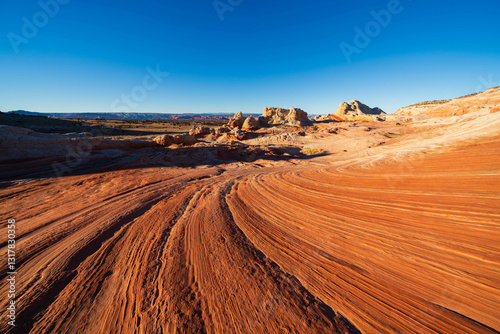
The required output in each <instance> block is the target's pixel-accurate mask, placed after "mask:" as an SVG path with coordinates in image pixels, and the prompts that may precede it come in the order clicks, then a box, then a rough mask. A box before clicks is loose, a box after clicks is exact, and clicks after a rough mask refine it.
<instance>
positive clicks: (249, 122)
mask: <svg viewBox="0 0 500 334" xmlns="http://www.w3.org/2000/svg"><path fill="white" fill-rule="evenodd" d="M241 128H242V129H243V130H250V131H251V130H257V129H259V122H258V121H257V120H256V119H255V118H254V117H253V116H248V117H247V118H246V119H245V122H244V123H243V126H242V127H241Z"/></svg>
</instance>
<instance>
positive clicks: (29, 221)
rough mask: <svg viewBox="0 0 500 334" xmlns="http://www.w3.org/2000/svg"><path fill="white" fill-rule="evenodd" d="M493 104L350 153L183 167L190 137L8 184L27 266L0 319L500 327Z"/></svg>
mask: <svg viewBox="0 0 500 334" xmlns="http://www.w3.org/2000/svg"><path fill="white" fill-rule="evenodd" d="M484 117H485V118H484V119H476V120H473V121H470V124H469V123H467V122H466V121H464V123H459V124H458V123H457V124H455V125H450V126H449V127H448V128H446V127H443V126H439V127H437V129H436V130H435V131H426V132H425V133H424V134H422V132H419V131H418V130H419V129H416V131H415V133H414V134H413V135H412V134H408V135H407V137H408V138H406V137H402V138H400V139H398V140H394V141H393V142H390V143H388V144H386V145H382V146H380V147H376V148H374V149H373V150H371V151H364V152H363V153H362V154H359V155H357V156H351V157H349V158H348V159H347V158H346V160H344V161H342V160H340V159H341V158H339V157H338V155H330V156H328V155H327V156H324V157H320V158H315V160H304V161H299V160H298V159H294V160H290V161H276V160H264V159H261V160H259V161H256V162H255V163H243V162H239V163H232V164H220V165H218V166H209V165H202V166H200V167H199V168H179V167H176V166H175V165H174V164H173V163H175V162H177V161H178V160H179V159H181V158H182V157H181V156H180V155H179V154H180V152H184V151H179V153H177V152H173V150H166V151H167V153H169V154H172V157H174V158H173V159H174V160H172V161H171V163H172V164H171V165H170V167H166V166H165V165H164V164H163V163H167V162H168V161H166V160H162V156H161V153H159V151H158V150H156V151H151V152H153V153H154V154H151V152H149V151H147V154H145V155H144V156H143V157H142V158H141V159H140V161H139V160H135V161H132V160H130V161H129V160H127V161H126V162H124V163H123V164H121V165H117V166H114V167H110V168H108V169H107V171H100V172H93V173H91V172H87V173H86V174H80V175H73V176H66V177H62V178H51V179H40V180H31V181H24V182H18V183H17V182H13V183H3V184H2V188H0V198H1V200H2V205H1V206H0V220H1V221H3V222H4V223H5V222H7V220H8V219H10V218H15V219H16V221H17V226H18V227H17V230H16V266H17V268H16V271H17V278H18V280H17V285H16V291H17V301H16V307H17V320H16V324H17V326H16V327H10V326H8V325H7V322H6V321H5V319H4V321H1V322H0V331H1V332H2V333H13V332H23V333H28V332H32V333H134V332H142V333H160V332H163V333H175V332H178V333H200V332H207V333H228V332H238V333H284V332H293V333H356V332H358V330H359V331H361V332H363V333H381V332H386V333H418V332H420V333H431V332H437V333H495V332H498V331H500V321H499V319H500V280H499V278H498V273H499V272H500V244H499V242H498V240H500V229H499V227H500V215H499V211H498V208H499V207H500V193H499V189H500V174H499V173H498V171H499V170H500V159H498V152H499V149H500V137H499V136H498V131H496V132H495V130H496V129H498V124H499V119H500V118H499V117H498V116H497V114H488V115H487V116H484ZM473 122H475V123H473ZM380 126H381V125H380ZM344 131H348V127H345V130H343V132H344ZM358 132H359V133H360V134H361V133H365V134H366V136H369V135H370V133H371V131H363V130H359V131H358ZM332 136H335V135H333V134H332ZM417 136H420V137H417ZM346 140H347V139H346ZM352 140H353V141H354V144H353V145H355V144H356V143H357V142H359V140H360V139H359V138H353V139H352ZM229 149H231V148H229ZM235 149H236V150H238V152H240V153H241V152H242V147H235ZM186 150H188V151H185V152H188V154H193V156H194V154H198V155H199V156H198V159H200V160H202V161H203V159H204V156H203V154H205V152H206V150H199V151H195V148H189V149H186ZM167 153H165V154H167ZM153 155H154V157H155V159H158V162H161V163H157V165H151V166H150V167H148V165H147V161H148V159H151V157H152V156H153ZM188 157H189V156H188ZM141 164H142V165H141ZM13 166H14V165H13ZM15 166H22V165H15ZM140 166H142V167H140ZM21 168H23V167H21ZM24 168H26V167H24ZM0 235H3V236H5V235H7V228H6V224H2V225H1V227H0ZM0 247H1V248H2V249H1V251H2V254H6V252H7V242H6V239H5V237H4V238H3V239H2V243H1V246H0ZM1 276H2V277H1V282H2V283H0V295H2V296H7V289H8V284H7V281H6V273H5V270H4V271H3V272H2V274H1ZM7 302H8V299H7V298H5V297H4V298H0V308H2V309H3V310H5V309H6V306H7V304H6V303H7Z"/></svg>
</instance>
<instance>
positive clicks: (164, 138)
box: [154, 135, 174, 146]
mask: <svg viewBox="0 0 500 334" xmlns="http://www.w3.org/2000/svg"><path fill="white" fill-rule="evenodd" d="M154 142H155V143H157V144H158V145H161V146H169V145H172V144H173V143H174V138H173V137H172V136H170V135H161V136H157V137H155V138H154Z"/></svg>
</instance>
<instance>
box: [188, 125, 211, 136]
mask: <svg viewBox="0 0 500 334" xmlns="http://www.w3.org/2000/svg"><path fill="white" fill-rule="evenodd" d="M210 133H211V130H210V128H209V127H206V126H201V125H196V126H194V127H193V128H192V129H191V130H189V134H190V135H191V136H195V137H202V136H206V135H208V134H210Z"/></svg>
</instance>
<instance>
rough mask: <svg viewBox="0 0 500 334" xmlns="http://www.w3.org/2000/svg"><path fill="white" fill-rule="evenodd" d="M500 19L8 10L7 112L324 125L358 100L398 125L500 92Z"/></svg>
mask: <svg viewBox="0 0 500 334" xmlns="http://www.w3.org/2000/svg"><path fill="white" fill-rule="evenodd" d="M214 4H215V5H214ZM499 12H500V3H499V2H498V1H493V0H492V1H483V0H478V1H474V2H471V1H444V0H443V1H426V0H413V1H411V0H400V1H397V0H389V1H357V0H351V1H344V0H341V1H335V0H334V1H315V0H307V1H305V0H304V1H303V0H289V1H286V2H285V1H276V0H266V1H261V0H216V1H215V2H214V1H213V0H190V1H170V0H162V1H152V0H142V1H138V0H137V1H136V0H122V1H109V0H100V1H95V0H86V1H82V0H41V1H33V0H23V1H15V0H3V1H2V2H1V3H0V110H2V111H8V110H13V109H25V110H32V111H39V112H80V111H82V112H83V111H99V112H102V111H130V112H166V113H185V112H236V111H238V110H242V111H243V112H246V113H259V112H261V111H262V108H263V107H266V106H276V107H278V106H279V107H290V106H295V107H300V108H302V109H304V110H306V111H307V112H308V113H310V114H324V113H333V112H335V110H336V109H337V107H338V104H339V103H340V102H341V101H350V100H352V99H357V100H360V101H362V102H363V103H366V104H368V105H370V106H372V107H375V106H378V107H381V108H382V109H384V110H386V111H387V112H394V111H395V110H397V109H398V108H399V107H403V106H405V105H409V104H412V103H415V102H419V101H423V100H433V99H446V98H453V97H457V96H461V95H465V94H469V93H472V92H475V91H477V90H484V89H486V88H489V87H490V86H493V85H500V20H499V17H498V13H499ZM30 28H32V29H31V30H30ZM33 28H34V29H33ZM360 31H361V33H359V32H360ZM362 35H364V36H362ZM360 36H361V37H360ZM346 50H347V51H346ZM353 50H355V51H353ZM156 70H159V71H160V73H166V72H168V73H169V74H168V76H167V75H166V74H161V75H160V76H159V77H158V76H157V78H156V79H155V78H154V77H153V76H152V75H151V71H153V72H154V71H156Z"/></svg>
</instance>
